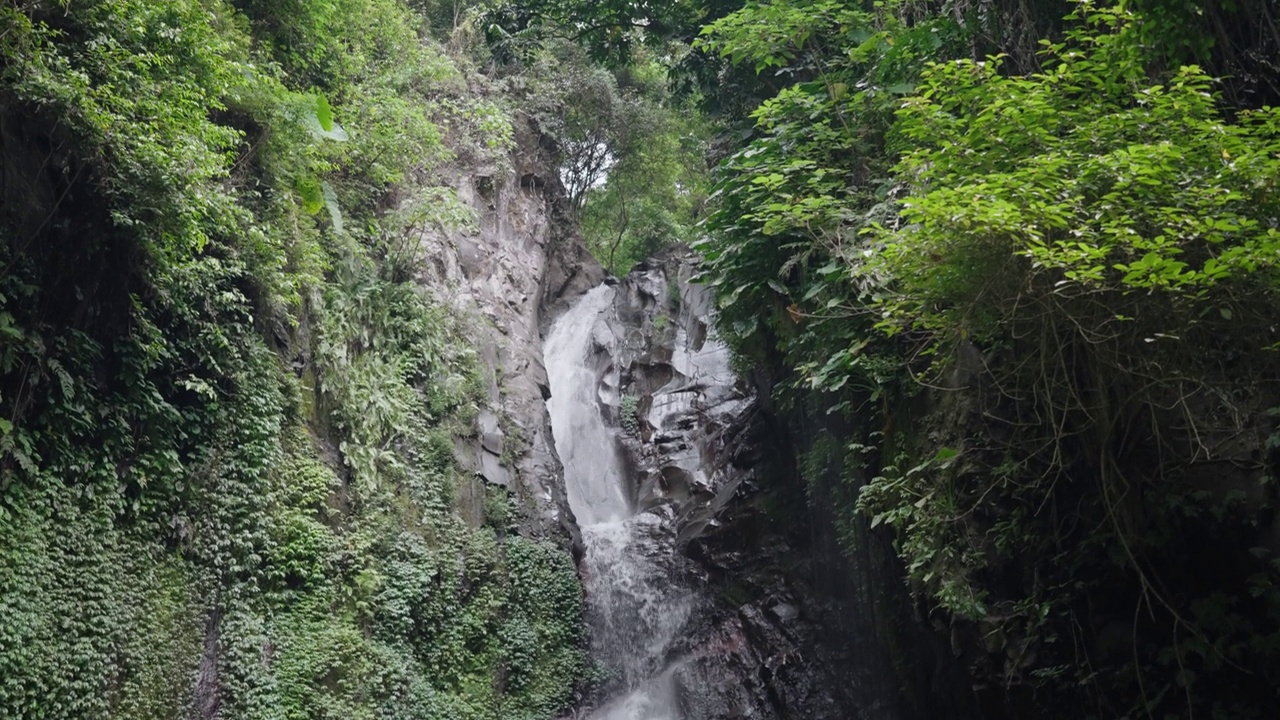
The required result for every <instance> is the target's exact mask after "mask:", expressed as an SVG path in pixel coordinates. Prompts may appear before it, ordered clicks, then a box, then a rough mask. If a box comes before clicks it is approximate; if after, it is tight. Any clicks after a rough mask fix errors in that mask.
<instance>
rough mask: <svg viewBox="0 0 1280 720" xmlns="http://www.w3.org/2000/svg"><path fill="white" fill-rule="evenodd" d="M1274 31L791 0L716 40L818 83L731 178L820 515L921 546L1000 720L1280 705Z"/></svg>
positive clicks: (746, 273)
mask: <svg viewBox="0 0 1280 720" xmlns="http://www.w3.org/2000/svg"><path fill="white" fill-rule="evenodd" d="M1041 6H1043V7H1041ZM1269 12H1270V10H1269V9H1268V8H1266V7H1262V6H1261V5H1258V4H1230V5H1229V6H1221V7H1219V6H1213V7H1209V6H1207V5H1201V4H1196V3H1166V2H1145V3H1144V2H1135V3H1126V4H1122V5H1120V6H1118V7H1108V6H1104V5H1101V4H1098V3H1093V2H1079V3H1072V4H1069V5H1063V6H1057V5H1055V4H1053V3H1041V4H1038V5H1037V6H1036V8H1034V10H1033V11H1032V12H1028V9H1027V7H1026V6H1025V5H1023V4H1014V3H1007V4H1006V3H998V2H997V3H945V4H937V5H933V4H930V3H916V2H876V3H867V4H863V3H844V2H838V1H826V0H818V1H816V2H808V1H804V2H781V1H776V2H761V3H748V4H746V5H744V6H743V7H742V8H741V9H740V10H738V11H736V12H733V13H730V14H728V15H725V16H723V17H721V18H720V19H718V20H716V21H715V22H712V23H710V24H708V25H707V26H706V27H705V28H704V29H703V30H702V33H701V38H700V40H699V41H698V47H700V48H701V50H702V51H703V52H705V53H708V54H713V55H715V56H717V57H719V58H721V59H722V60H723V61H726V62H729V63H733V64H735V65H745V66H748V67H750V68H752V69H753V70H755V71H756V72H759V73H761V74H767V75H770V76H772V77H771V78H770V79H769V80H768V81H767V82H769V83H773V82H776V78H777V77H779V76H784V77H787V78H790V79H791V80H792V82H791V83H789V84H788V85H787V86H786V87H784V88H782V89H781V90H780V91H778V92H777V93H776V94H774V95H773V96H772V97H770V98H769V99H767V100H765V101H764V102H762V103H761V104H760V106H759V107H758V108H757V109H756V110H755V111H754V112H753V114H752V119H753V120H754V123H755V126H754V130H753V134H752V136H751V137H750V138H749V141H748V142H747V144H746V146H745V147H744V148H742V149H740V150H739V151H737V152H736V153H733V154H732V155H730V156H729V157H728V158H727V159H726V160H724V161H723V162H722V163H721V164H720V167H719V168H718V185H717V186H716V191H715V194H714V196H713V200H714V202H715V206H714V210H713V213H712V215H711V217H710V220H709V222H708V229H709V231H710V233H709V238H708V239H707V240H706V241H705V242H703V243H701V244H700V246H699V247H700V248H701V250H702V251H703V252H704V254H705V256H706V259H707V263H706V279H707V281H708V282H709V283H711V284H712V285H713V286H714V287H715V288H716V290H717V293H718V296H719V301H720V304H721V324H722V331H723V332H724V334H725V335H726V336H727V337H728V338H729V339H730V340H731V341H732V342H733V343H734V345H735V347H736V349H737V350H738V351H739V353H740V354H741V355H742V358H743V362H745V363H754V364H760V365H763V366H765V367H766V368H768V369H769V370H770V371H771V373H772V374H774V375H775V376H776V377H778V378H779V379H780V380H781V381H782V383H781V390H782V392H783V394H784V395H786V398H785V399H786V400H787V401H788V402H789V403H790V404H791V407H792V408H793V412H795V413H799V414H802V415H813V414H820V413H824V412H825V413H829V414H830V415H831V416H832V417H833V421H832V422H831V423H829V428H830V431H829V432H831V433H839V434H838V435H833V439H835V440H836V441H837V442H838V444H839V445H840V446H842V447H843V451H842V452H841V453H840V454H841V455H842V458H841V459H839V460H838V461H837V462H836V463H834V464H835V465H837V466H840V467H843V468H844V470H843V473H842V477H841V478H840V479H839V480H834V479H833V478H831V477H829V476H826V475H823V474H818V473H811V476H810V478H809V479H810V482H811V486H812V487H811V490H812V492H813V494H814V498H815V500H817V501H819V502H824V503H828V504H829V506H830V507H832V508H834V512H835V513H836V514H837V524H838V525H839V526H840V527H841V528H842V530H841V533H842V535H843V537H844V538H845V539H846V542H849V543H854V542H858V541H859V539H860V538H864V537H865V532H863V531H862V530H860V528H863V527H865V525H866V524H868V522H869V524H870V525H871V526H879V525H885V526H888V527H889V528H890V529H891V531H892V533H893V538H894V543H895V547H896V548H897V550H898V553H899V554H900V556H901V558H902V560H903V562H904V564H905V573H906V576H907V581H908V583H909V584H910V586H911V587H912V589H913V591H914V592H915V593H916V595H917V598H918V600H919V602H920V603H921V604H922V605H923V606H924V607H925V608H927V609H928V610H929V612H930V614H931V617H932V619H933V622H934V623H935V624H940V625H949V626H950V628H951V633H952V637H953V638H956V639H957V640H956V641H957V642H959V643H960V644H958V645H957V648H958V649H960V650H962V651H963V652H964V653H965V658H966V660H967V661H968V662H969V663H970V665H971V669H972V670H973V672H974V674H975V680H976V681H977V682H978V683H979V687H985V688H986V689H985V690H983V691H982V694H983V695H984V696H985V703H986V704H987V705H988V707H989V708H991V709H992V710H993V712H996V713H1008V714H1009V715H1011V716H1014V717H1028V716H1043V717H1064V718H1067V717H1071V718H1080V717H1098V718H1102V717H1132V718H1142V717H1159V718H1173V717H1196V716H1200V717H1209V716H1212V717H1222V718H1226V717H1233V718H1234V717H1263V716H1266V715H1267V714H1268V713H1269V712H1271V711H1272V710H1273V709H1274V708H1276V707H1278V706H1280V698H1278V697H1277V696H1276V694H1275V689H1274V688H1275V687H1276V681H1277V679H1278V678H1280V653H1278V652H1277V648H1280V644H1277V643H1278V642H1280V592H1278V591H1280V585H1278V584H1277V580H1278V579H1280V578H1278V577H1277V572H1280V562H1278V561H1277V557H1276V555H1275V553H1276V551H1277V549H1280V548H1277V547H1276V546H1275V544H1274V539H1273V536H1272V535H1271V533H1272V522H1273V517H1274V513H1275V510H1276V508H1275V502H1276V492H1275V485H1274V482H1275V480H1274V477H1275V473H1276V467H1275V463H1274V457H1273V449H1274V447H1275V446H1276V441H1275V437H1276V435H1275V431H1274V429H1273V421H1272V420H1271V419H1270V418H1271V416H1272V415H1271V411H1270V408H1271V407H1273V406H1275V405H1276V404H1277V403H1278V402H1280V397H1277V392H1276V390H1277V385H1276V381H1277V380H1280V378H1278V377H1277V374H1276V370H1275V368H1276V356H1275V353H1276V352H1277V347H1278V345H1277V341H1280V337H1277V335H1276V330H1275V314H1274V308H1275V303H1276V299H1277V298H1276V292H1277V284H1276V280H1277V278H1276V276H1275V267H1276V266H1275V258H1276V251H1277V249H1278V247H1277V239H1278V237H1277V227H1280V206H1278V205H1277V202H1278V201H1277V195H1276V185H1275V178H1276V177H1277V170H1280V168H1278V167H1277V157H1280V134H1278V131H1280V124H1278V123H1277V120H1278V119H1280V115H1278V114H1277V110H1276V109H1275V107H1274V106H1273V105H1270V104H1269V103H1274V102H1276V101H1277V100H1278V99H1280V98H1278V97H1277V94H1276V79H1277V75H1276V73H1275V71H1274V69H1271V70H1266V71H1262V70H1259V67H1258V66H1257V65H1256V63H1255V60H1256V58H1257V56H1258V54H1259V53H1265V52H1267V51H1268V50H1269V49H1272V48H1274V47H1276V43H1277V41H1280V37H1277V36H1276V35H1275V34H1274V28H1273V26H1270V25H1268V23H1267V20H1266V18H1267V17H1269ZM1046 18H1052V19H1051V20H1046ZM1058 18H1063V19H1061V20H1058ZM1225 28H1231V30H1230V31H1227V30H1226V29H1225ZM1217 78H1221V79H1217ZM837 418H838V419H837ZM829 447H830V443H829V442H822V443H815V444H814V448H815V452H818V451H821V452H824V453H825V452H827V451H828V450H829ZM831 464H832V463H830V462H823V463H814V464H813V465H814V466H815V467H826V466H830V465H831ZM848 549H849V551H850V552H851V554H852V553H855V552H856V548H854V547H852V546H850V547H849V548H848ZM962 638H968V640H964V641H961V640H959V639H962Z"/></svg>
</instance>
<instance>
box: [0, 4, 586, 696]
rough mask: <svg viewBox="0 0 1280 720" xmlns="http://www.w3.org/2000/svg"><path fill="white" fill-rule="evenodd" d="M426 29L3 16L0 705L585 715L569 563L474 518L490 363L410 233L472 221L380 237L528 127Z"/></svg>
mask: <svg viewBox="0 0 1280 720" xmlns="http://www.w3.org/2000/svg"><path fill="white" fill-rule="evenodd" d="M421 26H422V23H421V20H420V19H419V18H418V17H417V16H415V15H413V14H412V13H410V12H408V11H407V10H406V8H405V7H404V5H403V4H401V3H399V2H394V1H392V0H336V1H335V2H327V3H296V2H275V1H267V0H264V1H263V2H242V3H227V2H222V1H221V0H146V1H145V2H144V1H141V0H82V1H75V2H67V3H50V2H40V1H38V0H35V1H21V2H17V3H7V4H5V5H4V6H3V7H0V163H2V165H0V167H2V168H3V171H2V172H0V175H2V177H3V184H2V185H0V193H2V196H0V237H3V240H2V241H0V337H2V338H3V339H2V340H0V616H3V618H4V621H3V623H0V715H3V716H5V717H15V718H41V717H114V718H155V717H176V716H179V715H191V716H192V717H200V718H211V717H228V718H240V717H273V718H303V717H306V718H315V717H343V718H350V717H457V718H497V717H502V718H508V717H510V718H549V717H552V716H554V715H555V714H557V713H558V712H560V711H561V710H562V709H563V708H564V706H565V705H566V703H567V701H568V699H569V698H570V696H571V694H572V692H573V691H574V687H575V685H576V684H577V682H578V678H579V677H580V676H581V675H582V673H581V670H582V667H583V663H584V660H583V655H582V651H581V649H580V644H581V643H580V615H581V607H580V603H581V596H580V590H579V588H578V585H577V581H576V577H575V573H574V568H573V565H572V562H571V560H570V558H569V556H568V553H567V552H566V551H565V550H563V549H562V548H560V547H558V546H557V545H556V544H555V543H553V542H548V541H540V540H534V539H528V538H523V537H517V536H515V535H514V534H513V533H512V532H511V528H510V527H509V516H510V512H509V511H508V508H506V507H505V506H506V505H507V504H508V503H510V499H509V498H507V497H506V496H505V494H503V495H501V496H500V497H498V496H495V498H494V499H493V501H492V502H490V503H488V504H487V505H486V508H487V509H488V510H490V512H489V513H488V516H487V517H486V516H485V515H484V513H479V514H478V515H477V513H476V512H473V509H472V508H466V507H463V503H464V500H462V499H460V493H459V492H458V487H459V485H460V484H462V483H463V482H466V481H468V480H469V479H467V478H462V477H460V473H459V472H458V471H457V469H456V468H455V467H454V460H453V454H452V437H453V434H455V433H461V432H468V431H469V430H470V428H469V425H468V423H469V421H470V420H472V419H473V418H474V413H475V410H476V409H475V403H476V399H477V387H478V386H477V383H476V377H477V368H476V360H475V357H474V355H473V354H472V353H469V352H467V350H466V349H465V347H466V346H465V343H464V342H463V341H462V338H463V333H462V331H461V330H460V328H458V326H457V323H456V320H455V319H454V318H453V317H452V316H451V315H450V313H449V312H447V311H446V310H444V309H443V308H441V307H438V306H437V305H436V303H435V302H434V301H433V300H431V299H430V297H429V295H428V294H427V293H425V292H424V291H423V289H422V288H419V287H418V286H417V285H416V284H414V283H413V282H411V281H409V280H408V278H409V277H410V276H411V275H410V273H409V272H407V270H406V265H411V264H412V261H413V256H412V253H409V254H406V253H405V252H404V248H403V245H402V244H401V243H398V242H396V238H397V237H399V236H400V235H402V234H405V233H404V232H403V231H404V228H403V225H404V224H405V222H411V223H419V224H429V225H442V226H448V225H450V224H452V223H455V222H461V221H465V218H460V217H457V213H455V212H453V211H454V210H455V209H456V207H457V202H456V201H455V202H452V203H450V202H437V203H431V204H429V205H428V209H426V210H419V211H417V212H415V213H411V214H412V216H413V217H412V218H411V219H409V220H406V219H405V217H404V216H405V215H406V214H405V213H396V214H388V213H387V212H386V209H387V207H388V206H391V205H394V204H396V202H397V200H396V199H397V198H404V197H406V196H408V197H410V198H411V199H410V201H408V202H407V203H406V204H408V205H414V206H415V207H416V205H415V204H414V203H413V202H412V195H413V194H414V193H415V192H422V193H423V194H424V195H426V196H428V197H431V198H445V199H448V194H449V190H448V188H447V187H444V186H442V185H439V186H436V185H433V183H432V182H431V179H432V177H433V175H434V173H436V172H438V170H439V169H440V166H441V163H443V162H445V161H446V160H448V159H449V158H452V157H464V158H478V159H481V160H483V159H484V158H485V157H486V156H489V157H493V156H499V155H501V154H503V153H505V152H506V151H507V149H508V147H509V143H510V138H511V136H512V133H511V127H510V122H509V120H508V118H507V116H506V113H505V111H504V110H503V108H502V107H501V106H500V104H499V103H498V102H495V99H494V98H493V97H482V96H477V95H476V94H473V93H472V92H471V88H470V86H469V84H468V79H467V78H466V77H465V76H464V74H463V72H462V71H461V70H459V68H458V67H457V66H456V65H455V64H454V63H453V62H452V61H451V60H450V59H449V58H448V57H447V56H446V55H445V54H444V53H443V51H442V50H441V49H440V48H439V47H438V46H437V45H436V44H435V43H434V42H433V41H431V40H430V39H428V38H424V37H421V36H420V35H419V34H418V28H420V27H421ZM424 185H425V186H426V187H423V186H424ZM419 204H425V203H419ZM437 208H439V209H440V211H437V210H436V209H437ZM464 511H465V512H464ZM464 515H466V517H468V518H471V519H472V520H471V521H470V522H468V521H466V520H464V519H463V516H464ZM477 516H478V517H480V518H485V519H481V520H476V519H475V518H476V517H477Z"/></svg>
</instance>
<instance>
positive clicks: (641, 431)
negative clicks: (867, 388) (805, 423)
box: [584, 251, 884, 720]
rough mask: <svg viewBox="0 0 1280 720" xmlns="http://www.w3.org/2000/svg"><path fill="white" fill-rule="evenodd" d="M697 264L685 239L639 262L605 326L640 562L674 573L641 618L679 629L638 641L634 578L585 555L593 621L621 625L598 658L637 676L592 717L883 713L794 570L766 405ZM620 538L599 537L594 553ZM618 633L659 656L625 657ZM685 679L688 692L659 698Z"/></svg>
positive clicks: (607, 394) (599, 389) (615, 422)
mask: <svg viewBox="0 0 1280 720" xmlns="http://www.w3.org/2000/svg"><path fill="white" fill-rule="evenodd" d="M694 263H695V259H694V258H693V256H692V255H690V254H689V253H688V252H687V251H678V252H675V253H672V254H669V255H668V256H665V257H663V258H660V259H658V260H655V261H652V262H650V263H648V264H646V265H643V266H642V267H640V268H639V269H637V270H636V271H634V272H632V273H631V274H630V275H629V276H628V277H626V278H624V279H622V280H621V281H620V282H619V283H618V284H617V285H616V288H615V292H614V294H613V301H612V307H611V308H609V309H607V310H606V311H604V312H602V313H601V314H600V316H599V320H597V321H596V326H595V328H594V330H593V333H594V338H595V340H594V341H593V350H592V352H593V353H594V359H593V360H592V364H593V365H594V366H595V367H597V368H598V371H597V373H596V377H595V387H594V389H593V390H592V393H593V396H594V397H598V402H599V411H600V414H601V415H602V416H603V417H604V419H605V421H606V424H607V425H610V426H612V427H613V428H614V429H615V430H614V435H615V437H616V442H617V444H618V446H619V448H620V450H621V453H622V457H623V460H624V462H623V464H624V466H625V467H626V472H625V473H624V474H625V475H626V479H625V481H624V493H625V494H626V495H628V497H627V500H628V502H630V503H631V507H633V508H634V511H635V512H636V513H637V515H636V516H635V517H636V520H633V521H628V522H629V524H630V525H629V526H630V527H631V528H632V530H631V533H632V534H631V535H630V536H629V537H630V539H629V541H628V542H629V543H630V545H629V547H628V548H627V549H626V551H627V552H629V553H633V554H634V553H638V554H641V555H644V556H645V557H643V558H632V559H630V560H628V561H627V563H629V564H632V565H636V564H640V565H644V564H647V565H652V566H655V567H663V568H665V571H664V572H662V573H642V574H644V575H646V582H651V583H656V584H660V585H662V584H665V585H668V586H669V587H656V588H649V589H648V590H647V592H649V593H650V594H651V595H652V596H653V597H655V598H663V599H664V601H663V604H661V606H662V607H664V608H666V612H669V613H671V614H672V617H670V618H667V619H666V620H667V622H665V623H664V622H662V621H661V620H660V619H655V618H640V619H641V620H643V622H639V621H632V622H631V625H630V627H631V628H632V629H636V630H638V631H639V632H649V633H651V634H652V632H651V631H652V628H653V627H660V626H661V627H664V628H666V629H667V630H670V631H671V632H667V633H666V635H665V636H664V637H662V638H659V640H660V642H650V643H649V644H648V645H646V644H645V642H643V641H642V640H641V639H638V638H631V639H630V640H628V639H627V637H626V628H627V625H626V623H627V622H628V621H627V620H626V619H625V618H624V619H621V620H619V619H618V618H615V617H610V616H609V615H610V609H611V608H613V607H619V606H622V607H625V606H626V605H627V598H617V597H613V595H616V594H617V593H619V592H630V593H634V589H633V588H624V589H622V590H620V589H619V588H618V587H613V586H610V585H609V584H608V583H606V582H603V581H602V580H601V578H597V577H594V576H593V575H594V574H595V573H598V572H603V571H602V570H601V569H600V568H598V567H596V565H595V564H593V562H587V563H586V564H585V565H584V568H585V570H584V572H586V574H587V577H585V578H584V581H585V585H586V588H587V595H588V600H589V604H590V605H591V606H592V607H593V618H592V624H593V627H594V628H595V630H596V633H597V635H598V636H604V637H608V638H614V640H613V641H611V642H609V643H605V645H608V647H599V648H597V649H596V652H597V656H598V657H600V658H601V659H602V660H603V661H605V662H606V664H608V665H610V666H614V667H617V668H619V672H620V674H621V675H622V676H624V677H626V678H627V680H628V684H627V685H626V687H620V686H618V685H613V686H609V687H607V688H606V689H605V693H604V695H605V696H606V697H614V698H615V699H613V700H611V701H609V702H608V704H606V705H605V706H604V707H603V708H602V709H600V710H598V711H597V712H596V714H594V715H593V716H592V717H595V718H626V719H627V720H635V719H637V718H642V719H643V718H650V717H667V716H668V715H667V714H666V713H667V712H668V710H663V711H662V712H660V713H659V714H657V715H655V714H653V713H654V710H653V708H655V707H659V706H661V707H663V708H668V707H670V706H671V705H678V708H679V716H680V717H682V718H684V719H685V720H699V719H702V718H856V717H882V716H884V715H882V714H880V713H878V712H877V711H876V710H877V709H876V708H875V707H874V706H860V705H859V704H858V702H857V699H856V698H855V697H854V695H853V694H850V693H848V692H846V686H847V685H848V684H849V682H850V679H849V678H847V677H843V676H842V675H841V668H846V667H848V666H849V665H848V663H847V662H845V661H846V660H847V658H844V657H841V656H838V655H837V654H834V653H832V652H830V651H828V650H826V649H825V644H824V642H823V631H822V630H821V629H820V626H819V624H818V623H817V621H818V619H819V614H818V613H816V612H815V610H814V608H813V603H814V601H813V598H812V596H810V595H808V594H806V592H805V591H806V588H804V587H799V588H797V585H796V582H797V581H796V579H795V578H794V577H793V575H794V573H792V572H791V570H792V569H793V565H794V561H795V551H794V549H793V548H792V547H791V546H790V545H788V544H787V542H786V541H785V539H784V537H783V534H782V533H779V532H777V531H776V530H775V529H773V528H772V526H771V524H770V518H768V517H766V515H765V513H763V512H761V511H760V510H759V509H758V507H757V506H756V502H757V500H758V499H759V498H758V492H757V484H758V483H757V478H756V475H755V473H756V472H757V466H758V465H759V463H758V462H757V460H758V458H757V453H758V451H759V447H760V446H761V444H762V443H761V442H760V438H759V433H760V431H761V423H760V410H759V407H758V405H757V402H756V397H755V395H754V393H753V392H752V390H751V389H750V387H749V386H748V385H747V383H746V382H744V381H743V379H741V378H740V377H738V375H737V374H736V373H735V372H734V370H733V369H732V367H731V364H730V355H729V352H728V349H727V348H726V347H725V346H724V344H723V343H721V342H720V341H719V340H718V339H717V338H716V336H715V332H714V329H713V328H712V319H713V304H712V300H711V297H710V294H709V292H708V291H707V290H706V289H705V288H702V287H700V286H698V285H695V284H692V283H691V277H692V275H693V272H694ZM610 310H611V312H610ZM637 527H639V528H648V529H647V530H645V531H644V532H638V531H636V530H635V529H634V528H637ZM586 530H587V531H588V532H591V533H595V534H600V533H601V532H603V531H602V530H601V529H600V527H597V526H593V527H591V528H587V529H586ZM609 541H610V538H608V537H604V538H601V537H596V536H595V535H594V534H593V535H592V536H591V537H590V538H588V548H589V549H588V554H589V556H591V557H589V558H588V560H592V557H594V555H595V554H597V553H602V552H608V551H609V550H610V548H609V547H608V543H609ZM614 582H616V580H615V581H614ZM626 584H628V583H624V585H626ZM672 597H678V598H682V599H681V601H680V602H671V601H670V598H672ZM676 615H678V617H677V616H676ZM650 640H653V638H650ZM618 644H621V645H624V646H627V647H630V648H632V650H631V652H636V649H639V652H641V653H644V652H648V653H649V654H648V655H647V656H645V657H625V656H622V657H614V656H615V655H618V652H617V648H616V647H615V645H618ZM637 676H639V677H641V678H649V679H648V680H647V681H646V682H644V683H641V684H637V682H636V679H637ZM626 688H630V690H626ZM624 690H626V692H623V691H624ZM620 693H621V694H620ZM671 693H674V694H675V696H676V699H675V701H674V702H669V701H666V700H655V698H660V697H661V696H663V695H667V694H671Z"/></svg>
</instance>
